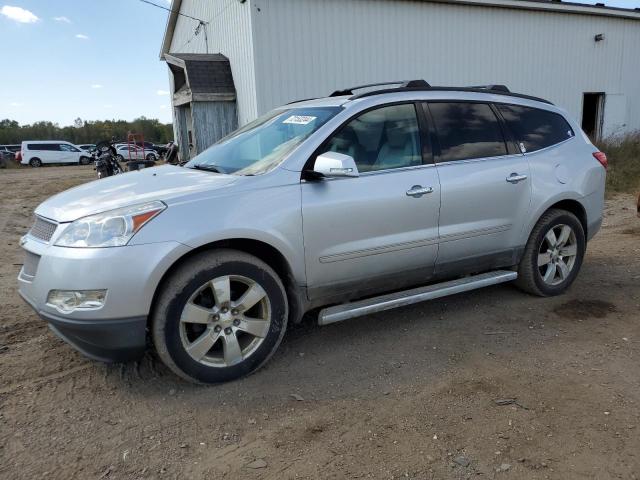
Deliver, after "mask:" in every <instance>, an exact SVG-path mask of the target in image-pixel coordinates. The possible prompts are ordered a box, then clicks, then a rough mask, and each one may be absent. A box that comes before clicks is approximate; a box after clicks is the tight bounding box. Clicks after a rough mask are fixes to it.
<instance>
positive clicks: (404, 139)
mask: <svg viewBox="0 0 640 480" xmlns="http://www.w3.org/2000/svg"><path fill="white" fill-rule="evenodd" d="M324 152H337V153H342V154H344V155H349V156H351V157H353V159H354V160H355V162H356V165H357V167H358V170H359V171H361V172H368V171H375V170H387V169H391V168H402V167H410V166H414V165H421V164H422V153H421V148H420V134H419V129H418V119H417V117H416V109H415V106H414V105H413V104H402V105H389V106H386V107H381V108H377V109H375V110H369V111H367V112H365V113H363V114H362V115H360V116H359V117H356V118H355V119H353V120H351V121H350V122H349V123H347V124H346V125H344V126H343V127H341V128H340V129H339V130H338V132H337V133H335V134H334V136H333V137H331V138H330V139H329V141H328V143H327V145H326V148H325V149H324V151H323V153H324Z"/></svg>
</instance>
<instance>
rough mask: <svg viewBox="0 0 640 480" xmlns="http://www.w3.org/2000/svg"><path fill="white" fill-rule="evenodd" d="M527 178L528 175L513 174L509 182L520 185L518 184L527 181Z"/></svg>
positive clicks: (508, 179) (509, 177)
mask: <svg viewBox="0 0 640 480" xmlns="http://www.w3.org/2000/svg"><path fill="white" fill-rule="evenodd" d="M526 179H527V176H526V175H518V174H517V173H512V174H511V175H509V176H508V177H507V182H509V183H518V182H522V181H523V180H526Z"/></svg>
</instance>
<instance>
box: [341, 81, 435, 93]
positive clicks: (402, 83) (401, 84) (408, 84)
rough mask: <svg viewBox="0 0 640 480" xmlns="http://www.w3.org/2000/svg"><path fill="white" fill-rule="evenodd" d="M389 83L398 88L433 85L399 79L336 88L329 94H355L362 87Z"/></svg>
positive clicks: (425, 87)
mask: <svg viewBox="0 0 640 480" xmlns="http://www.w3.org/2000/svg"><path fill="white" fill-rule="evenodd" d="M387 85H398V87H397V88H413V89H427V88H430V87H431V85H429V84H428V83H427V82H425V81H424V80H399V81H397V82H382V83H369V84H367V85H358V86H357V87H350V88H345V89H343V90H336V91H335V92H333V93H332V94H331V95H329V96H330V97H342V96H345V95H353V94H354V93H353V91H354V90H362V89H365V88H371V87H384V86H387Z"/></svg>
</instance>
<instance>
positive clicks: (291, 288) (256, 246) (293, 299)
mask: <svg viewBox="0 0 640 480" xmlns="http://www.w3.org/2000/svg"><path fill="white" fill-rule="evenodd" d="M219 248H227V249H232V250H238V251H241V252H245V253H248V254H250V255H253V256H255V257H257V258H259V259H260V260H262V261H263V262H265V263H266V264H267V265H269V266H270V267H271V268H273V270H274V271H275V272H276V273H277V274H278V276H279V277H280V279H281V280H282V283H283V284H284V286H285V290H286V292H287V301H288V303H289V320H290V321H292V322H294V323H298V322H300V320H301V319H302V315H303V314H304V313H305V305H306V300H305V295H304V292H303V290H302V289H301V288H300V287H299V286H298V284H297V282H296V280H295V277H294V275H293V270H292V268H291V265H290V264H289V261H288V260H287V259H286V257H285V256H284V255H283V254H282V252H280V250H278V249H277V248H276V247H274V246H273V245H271V244H269V243H267V242H264V241H262V240H255V239H251V238H230V239H224V240H216V241H213V242H210V243H206V244H203V245H200V246H199V247H196V248H194V249H192V250H189V251H188V252H186V253H185V254H184V255H182V256H181V257H179V258H178V259H177V260H175V261H174V262H173V263H172V264H171V266H169V268H168V269H167V270H166V271H165V272H164V274H163V275H162V277H161V278H160V281H159V282H158V284H157V286H156V289H155V291H154V294H153V298H152V300H151V309H150V311H149V316H148V319H149V320H148V321H150V319H151V318H152V316H153V309H154V308H155V305H156V304H157V297H158V295H159V293H160V291H161V290H162V288H163V286H164V285H165V283H166V282H167V281H168V280H169V278H171V275H172V274H173V272H175V271H176V269H177V268H179V267H180V265H182V264H183V263H184V262H185V261H187V260H188V259H190V258H191V257H193V256H194V255H197V254H199V253H201V252H204V251H209V250H215V249H219Z"/></svg>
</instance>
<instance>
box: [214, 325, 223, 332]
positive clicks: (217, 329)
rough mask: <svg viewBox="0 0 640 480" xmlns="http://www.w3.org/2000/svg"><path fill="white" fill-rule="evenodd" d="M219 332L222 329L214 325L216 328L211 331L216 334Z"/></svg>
mask: <svg viewBox="0 0 640 480" xmlns="http://www.w3.org/2000/svg"><path fill="white" fill-rule="evenodd" d="M220 330H222V327H221V326H220V325H216V328H214V329H213V331H214V332H216V333H218V332H219V331H220Z"/></svg>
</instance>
